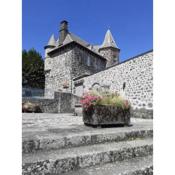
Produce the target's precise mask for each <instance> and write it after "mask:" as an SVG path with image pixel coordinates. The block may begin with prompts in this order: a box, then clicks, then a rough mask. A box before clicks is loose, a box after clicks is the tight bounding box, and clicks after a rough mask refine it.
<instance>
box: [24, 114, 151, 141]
mask: <svg viewBox="0 0 175 175" xmlns="http://www.w3.org/2000/svg"><path fill="white" fill-rule="evenodd" d="M131 124H132V126H130V127H112V128H91V127H87V126H85V125H84V124H83V121H82V117H80V116H73V114H47V113H41V114H38V113H23V114H22V136H23V141H24V140H26V139H27V140H28V139H35V138H37V137H48V136H49V137H50V138H52V137H55V136H57V137H59V136H60V137H66V136H69V135H71V136H72V135H80V134H87V133H88V134H96V133H106V132H107V133H108V132H113V133H114V132H115V133H119V132H123V131H124V132H125V131H132V130H133V131H134V130H145V129H146V130H150V129H152V120H151V119H138V118H132V119H131Z"/></svg>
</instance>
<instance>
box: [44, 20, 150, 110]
mask: <svg viewBox="0 0 175 175" xmlns="http://www.w3.org/2000/svg"><path fill="white" fill-rule="evenodd" d="M44 48H45V98H54V94H55V92H63V93H64V92H67V93H68V92H69V93H71V94H75V95H77V96H81V95H82V94H83V92H85V91H87V90H89V89H93V88H96V89H97V88H108V89H110V90H111V91H119V92H124V94H125V95H126V96H127V98H129V100H130V101H131V103H132V106H133V107H134V108H146V109H152V96H153V89H152V88H153V81H152V80H153V77H152V65H153V51H152V50H151V51H148V52H145V53H143V54H139V55H137V56H135V57H132V58H129V59H128V60H126V61H124V62H122V63H120V61H119V55H120V48H119V47H118V46H117V44H116V42H115V40H114V37H113V36H112V34H111V32H110V30H107V32H106V34H105V37H104V41H103V43H102V44H100V45H93V44H90V43H88V42H86V41H84V40H83V39H81V38H80V37H78V36H76V35H75V34H73V33H71V32H70V31H69V28H68V22H67V21H65V20H64V21H61V23H60V28H59V38H58V39H55V37H54V35H52V36H51V37H50V39H49V42H48V44H47V45H46V46H45V47H44Z"/></svg>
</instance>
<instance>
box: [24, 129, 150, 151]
mask: <svg viewBox="0 0 175 175" xmlns="http://www.w3.org/2000/svg"><path fill="white" fill-rule="evenodd" d="M152 136H153V130H152V128H132V127H122V128H108V129H105V128H104V129H95V130H93V131H84V132H83V131H80V132H78V133H71V132H69V133H68V134H67V135H66V136H62V135H59V134H57V133H55V134H54V133H53V132H52V133H50V134H46V135H35V137H33V138H30V137H29V138H28V137H26V138H23V143H22V148H23V153H31V152H37V151H41V150H54V149H62V148H71V147H78V146H84V145H92V144H99V143H106V142H120V141H125V140H134V139H138V138H149V137H152Z"/></svg>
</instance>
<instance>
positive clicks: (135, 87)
mask: <svg viewBox="0 0 175 175" xmlns="http://www.w3.org/2000/svg"><path fill="white" fill-rule="evenodd" d="M77 81H83V88H84V89H83V92H86V91H88V90H89V89H92V88H93V86H94V85H95V86H99V87H108V88H109V89H110V90H111V91H118V92H120V93H122V95H124V96H126V97H127V98H128V99H129V100H130V102H131V105H132V107H133V109H142V108H144V109H148V110H151V109H152V108H153V52H152V51H149V52H147V53H144V54H142V55H138V56H136V57H134V58H131V59H129V60H127V61H125V62H123V63H120V64H118V65H114V66H112V67H110V68H107V69H106V70H104V71H101V72H98V73H96V74H93V75H91V76H88V77H84V78H82V79H78V80H76V81H75V84H76V82H77ZM76 87H77V86H76ZM76 87H75V88H76ZM75 91H76V90H75Z"/></svg>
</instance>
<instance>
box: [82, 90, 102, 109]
mask: <svg viewBox="0 0 175 175" xmlns="http://www.w3.org/2000/svg"><path fill="white" fill-rule="evenodd" d="M100 99H101V97H100V96H98V95H95V94H93V93H86V94H84V96H83V98H82V99H81V101H80V103H81V104H82V105H83V108H84V109H88V108H89V107H91V106H92V105H95V104H96V103H97V102H98V101H99V100H100Z"/></svg>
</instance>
